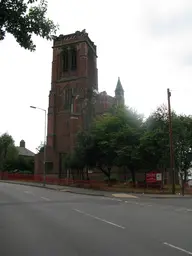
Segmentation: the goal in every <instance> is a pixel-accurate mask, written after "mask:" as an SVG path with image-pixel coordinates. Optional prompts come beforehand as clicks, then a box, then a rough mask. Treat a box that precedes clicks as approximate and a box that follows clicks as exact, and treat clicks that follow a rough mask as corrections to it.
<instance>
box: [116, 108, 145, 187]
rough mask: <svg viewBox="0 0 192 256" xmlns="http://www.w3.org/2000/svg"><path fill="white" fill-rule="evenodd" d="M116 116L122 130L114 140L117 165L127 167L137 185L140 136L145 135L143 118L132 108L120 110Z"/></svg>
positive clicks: (139, 164) (139, 163)
mask: <svg viewBox="0 0 192 256" xmlns="http://www.w3.org/2000/svg"><path fill="white" fill-rule="evenodd" d="M116 114H117V116H118V118H119V125H120V124H121V125H120V127H121V128H120V129H119V130H118V132H117V133H116V134H115V136H114V139H113V144H115V145H116V153H117V156H116V160H115V164H116V165H118V166H123V167H126V169H127V171H130V173H131V177H132V181H133V184H134V185H135V181H136V178H135V174H136V171H138V169H139V168H140V167H141V157H140V152H139V145H140V136H141V134H142V133H143V117H142V116H141V115H139V114H138V113H137V112H136V111H133V110H132V109H130V108H121V109H118V112H116Z"/></svg>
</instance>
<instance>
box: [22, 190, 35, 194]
mask: <svg viewBox="0 0 192 256" xmlns="http://www.w3.org/2000/svg"><path fill="white" fill-rule="evenodd" d="M24 193H26V194H30V195H34V194H33V192H31V191H28V190H26V191H24Z"/></svg>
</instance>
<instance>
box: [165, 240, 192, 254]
mask: <svg viewBox="0 0 192 256" xmlns="http://www.w3.org/2000/svg"><path fill="white" fill-rule="evenodd" d="M163 244H164V245H166V246H169V247H171V248H173V249H176V250H178V251H180V252H184V253H186V254H188V255H192V252H189V251H187V250H185V249H182V248H180V247H178V246H175V245H173V244H169V243H166V242H165V243H163Z"/></svg>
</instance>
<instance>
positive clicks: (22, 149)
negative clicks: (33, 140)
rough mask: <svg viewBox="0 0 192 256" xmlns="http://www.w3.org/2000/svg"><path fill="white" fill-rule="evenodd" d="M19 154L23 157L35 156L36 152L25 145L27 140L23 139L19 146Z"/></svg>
mask: <svg viewBox="0 0 192 256" xmlns="http://www.w3.org/2000/svg"><path fill="white" fill-rule="evenodd" d="M17 150H18V153H19V156H23V157H34V156H35V154H34V153H33V152H32V151H30V150H29V149H27V148H26V147H25V141H24V140H21V141H20V145H19V147H17Z"/></svg>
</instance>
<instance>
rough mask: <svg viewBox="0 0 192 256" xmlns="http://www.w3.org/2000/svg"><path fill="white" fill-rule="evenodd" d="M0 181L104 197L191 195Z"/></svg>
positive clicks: (165, 197)
mask: <svg viewBox="0 0 192 256" xmlns="http://www.w3.org/2000/svg"><path fill="white" fill-rule="evenodd" d="M0 182H4V183H11V184H19V185H26V186H33V187H39V188H45V189H51V190H57V191H61V192H68V193H74V194H82V195H90V196H105V197H113V198H114V197H115V198H121V199H128V198H129V199H139V198H140V199H142V198H148V199H182V198H185V199H187V198H189V199H192V195H185V196H184V197H183V196H182V195H180V194H176V195H172V194H144V193H123V192H115V191H101V190H93V189H85V188H76V187H71V186H60V185H50V184H46V187H44V186H43V184H41V183H35V182H22V181H9V180H0Z"/></svg>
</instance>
